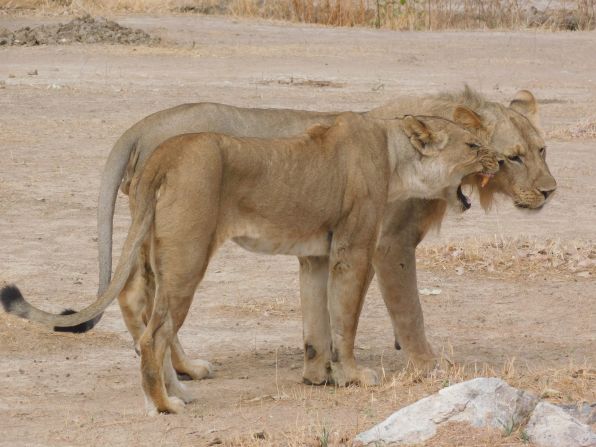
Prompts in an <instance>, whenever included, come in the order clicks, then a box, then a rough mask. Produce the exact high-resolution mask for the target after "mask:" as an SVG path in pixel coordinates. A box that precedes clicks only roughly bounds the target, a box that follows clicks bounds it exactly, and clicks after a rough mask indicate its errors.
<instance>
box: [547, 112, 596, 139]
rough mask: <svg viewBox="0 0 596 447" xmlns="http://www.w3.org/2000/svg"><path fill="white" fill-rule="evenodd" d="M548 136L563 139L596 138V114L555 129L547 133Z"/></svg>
mask: <svg viewBox="0 0 596 447" xmlns="http://www.w3.org/2000/svg"><path fill="white" fill-rule="evenodd" d="M547 137H548V138H560V139H563V140H577V139H594V138H596V116H592V117H589V118H584V119H582V120H581V121H579V122H577V123H575V124H574V125H572V126H570V127H564V128H558V129H553V130H551V131H550V132H548V133H547Z"/></svg>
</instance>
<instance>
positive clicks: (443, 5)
mask: <svg viewBox="0 0 596 447" xmlns="http://www.w3.org/2000/svg"><path fill="white" fill-rule="evenodd" d="M548 5H549V6H547V7H546V8H545V9H544V10H538V9H536V8H535V7H533V6H528V4H527V2H524V1H522V0H164V1H160V0H0V9H7V10H18V9H29V10H31V9H34V10H37V11H40V12H42V13H43V12H50V13H51V12H56V11H62V12H64V11H66V12H69V13H72V14H80V13H93V14H97V13H103V14H105V13H111V12H145V13H147V12H149V13H151V12H192V13H201V14H221V15H232V16H240V17H260V18H266V19H277V20H287V21H293V22H304V23H316V24H322V25H330V26H365V27H376V28H390V29H399V30H442V29H523V28H529V27H533V28H541V29H547V30H586V29H593V28H594V27H595V25H596V0H569V1H566V2H562V3H560V2H550V3H549V4H548Z"/></svg>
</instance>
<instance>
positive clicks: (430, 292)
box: [418, 287, 442, 295]
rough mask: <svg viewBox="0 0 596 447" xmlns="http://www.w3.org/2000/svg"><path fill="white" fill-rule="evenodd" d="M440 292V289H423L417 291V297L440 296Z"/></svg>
mask: <svg viewBox="0 0 596 447" xmlns="http://www.w3.org/2000/svg"><path fill="white" fill-rule="evenodd" d="M441 292H442V290H441V289H438V288H426V287H425V288H423V289H419V290H418V294H419V295H440V294H441Z"/></svg>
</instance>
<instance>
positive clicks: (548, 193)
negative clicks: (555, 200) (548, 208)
mask: <svg viewBox="0 0 596 447" xmlns="http://www.w3.org/2000/svg"><path fill="white" fill-rule="evenodd" d="M555 189H556V188H553V189H548V190H541V191H540V192H541V193H542V195H543V196H544V200H546V199H548V196H550V195H551V194H552V193H553V192H555Z"/></svg>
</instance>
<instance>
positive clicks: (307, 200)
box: [1, 113, 499, 414]
mask: <svg viewBox="0 0 596 447" xmlns="http://www.w3.org/2000/svg"><path fill="white" fill-rule="evenodd" d="M498 169H499V157H498V156H497V153H496V152H494V151H492V150H491V149H490V148H488V147H486V146H485V145H484V143H483V142H482V140H481V139H480V138H478V137H477V136H475V135H474V134H472V133H471V132H469V131H467V130H465V129H464V128H463V127H460V126H458V125H456V124H455V123H453V122H452V121H450V120H446V119H444V118H439V117H430V116H425V117H413V116H406V117H404V118H403V119H389V120H379V119H371V118H366V117H364V116H362V115H359V114H355V113H344V114H341V115H339V116H338V117H337V118H336V120H335V121H334V123H333V124H332V125H331V126H320V125H319V126H316V127H314V128H311V129H310V130H309V132H308V133H307V134H306V135H303V136H299V137H294V138H285V139H262V138H238V137H232V136H227V135H224V134H218V133H210V132H206V133H198V134H184V135H180V136H177V137H173V138H171V139H169V140H166V141H165V142H164V143H162V144H161V145H160V146H159V147H158V148H157V149H156V151H155V152H154V153H153V155H152V156H151V157H150V158H149V159H148V160H147V163H146V165H145V168H144V169H143V171H142V173H141V174H140V175H139V176H136V177H135V178H133V182H132V183H131V189H130V191H131V202H132V203H133V204H134V205H133V221H132V223H131V226H130V230H129V233H128V236H127V238H126V241H125V243H124V248H123V251H122V256H121V257H120V261H119V263H118V266H117V269H116V273H115V275H114V279H113V280H112V282H111V283H110V286H109V287H108V289H107V291H106V293H105V294H104V295H102V296H101V297H100V298H99V299H98V300H97V301H96V302H95V303H94V304H92V305H91V306H89V307H87V308H86V309H84V310H83V311H81V312H80V313H75V314H70V315H51V314H48V313H45V312H43V311H40V310H38V309H35V308H34V307H33V306H31V305H30V304H29V303H28V302H27V301H25V300H24V298H23V297H22V295H20V293H19V292H18V290H17V289H16V288H9V289H5V290H4V291H3V292H2V294H1V296H2V302H3V305H4V307H5V308H6V310H7V311H8V312H10V313H13V314H16V315H18V316H20V317H23V318H27V319H30V320H34V321H37V322H41V323H44V324H48V325H55V326H72V325H75V324H79V323H81V322H83V321H87V320H88V319H89V318H93V317H95V316H96V315H97V314H98V313H100V312H102V311H103V310H104V309H105V307H106V306H107V305H108V304H109V303H110V302H111V301H112V300H113V299H115V298H116V296H118V294H119V293H120V291H121V290H122V289H123V288H124V287H125V286H126V284H128V283H134V282H135V275H134V267H135V265H136V266H137V268H139V265H138V263H139V262H143V264H144V263H145V262H146V260H145V259H144V258H143V257H139V254H140V251H141V248H142V247H143V246H144V247H145V249H146V250H147V251H148V260H149V262H150V266H151V269H152V271H153V273H154V277H155V290H156V293H155V297H154V299H153V300H149V302H148V305H149V306H151V311H150V317H149V319H148V322H147V326H146V328H145V329H144V330H143V333H142V335H141V336H140V339H139V340H138V347H139V350H140V353H141V373H142V385H143V390H144V393H145V397H146V402H147V405H148V412H149V413H150V414H157V413H158V412H165V413H178V412H180V411H181V410H182V409H183V407H184V403H185V402H188V401H190V400H191V397H190V396H189V395H188V393H187V392H186V390H185V388H184V387H183V385H182V384H181V383H180V382H178V379H177V377H176V374H175V371H174V368H173V366H172V363H171V354H170V351H171V345H172V342H173V340H174V337H175V335H176V333H177V332H178V330H179V329H180V327H181V326H182V324H183V322H184V319H185V317H186V314H187V312H188V309H189V307H190V304H191V302H192V299H193V296H194V293H195V290H196V288H197V286H198V284H199V282H200V281H201V279H202V277H203V275H204V273H205V270H206V268H207V265H208V263H209V259H210V258H211V256H212V255H213V254H214V253H215V252H216V250H217V249H218V247H220V246H221V245H222V244H223V242H225V241H226V240H232V241H234V242H236V243H237V244H238V245H240V246H241V247H243V248H245V249H248V250H251V251H257V252H261V253H267V254H286V255H295V256H298V257H305V256H306V257H310V256H315V257H321V256H324V257H327V258H328V259H329V272H328V281H329V284H328V302H329V317H330V319H329V322H330V331H331V340H332V358H331V363H332V374H333V379H334V381H335V383H340V384H348V383H360V384H371V383H372V384H374V383H376V380H377V379H376V373H374V371H372V370H370V369H368V368H365V367H362V366H360V365H358V364H357V363H356V360H355V358H354V352H353V350H354V338H355V333H356V327H357V322H358V316H359V313H360V309H361V303H362V300H361V298H362V290H363V289H364V287H365V285H366V283H367V280H368V276H369V271H370V265H371V262H372V257H373V254H374V252H375V248H376V243H377V240H378V235H379V231H380V229H381V225H382V219H383V214H384V210H385V207H386V205H387V203H390V202H394V201H403V200H407V199H409V198H422V199H442V200H447V201H455V202H456V201H457V200H458V198H457V196H458V194H457V192H456V191H457V190H458V189H459V188H460V185H461V182H462V180H463V178H464V177H467V176H470V175H473V174H481V175H482V176H491V175H493V174H495V173H496V172H497V171H498ZM141 268H144V266H143V267H141Z"/></svg>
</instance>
